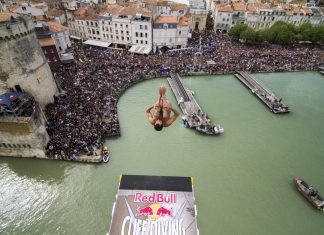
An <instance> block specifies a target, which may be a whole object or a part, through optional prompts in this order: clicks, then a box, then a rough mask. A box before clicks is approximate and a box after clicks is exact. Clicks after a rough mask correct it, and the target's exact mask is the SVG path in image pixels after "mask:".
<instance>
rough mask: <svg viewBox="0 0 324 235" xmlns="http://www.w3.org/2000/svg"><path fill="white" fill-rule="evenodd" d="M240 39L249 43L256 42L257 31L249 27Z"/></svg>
mask: <svg viewBox="0 0 324 235" xmlns="http://www.w3.org/2000/svg"><path fill="white" fill-rule="evenodd" d="M240 39H242V40H244V41H245V42H247V43H254V42H255V41H256V33H255V31H254V30H253V29H251V28H249V27H248V28H247V29H246V30H244V31H243V32H242V33H241V34H240Z"/></svg>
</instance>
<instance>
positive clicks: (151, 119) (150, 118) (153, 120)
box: [145, 105, 155, 124]
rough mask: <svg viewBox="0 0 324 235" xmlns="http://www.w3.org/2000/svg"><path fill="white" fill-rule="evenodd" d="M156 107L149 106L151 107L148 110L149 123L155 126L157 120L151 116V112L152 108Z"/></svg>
mask: <svg viewBox="0 0 324 235" xmlns="http://www.w3.org/2000/svg"><path fill="white" fill-rule="evenodd" d="M153 107H154V106H153V105H151V106H149V107H147V109H146V111H145V112H146V116H147V118H148V120H149V122H150V123H151V124H154V122H155V119H154V117H153V116H152V114H151V110H152V108H153Z"/></svg>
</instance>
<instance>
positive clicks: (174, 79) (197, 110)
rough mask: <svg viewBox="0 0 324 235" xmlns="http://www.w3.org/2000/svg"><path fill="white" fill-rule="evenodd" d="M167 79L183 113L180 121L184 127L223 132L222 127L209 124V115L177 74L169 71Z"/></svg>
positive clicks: (207, 132)
mask: <svg viewBox="0 0 324 235" xmlns="http://www.w3.org/2000/svg"><path fill="white" fill-rule="evenodd" d="M167 80H168V82H169V85H170V87H171V89H172V91H173V94H174V96H175V98H176V100H177V102H178V105H179V106H180V108H181V110H182V112H183V114H184V115H185V116H184V117H183V119H182V121H183V124H184V125H185V126H186V127H189V128H195V129H196V130H198V131H200V132H203V133H205V134H220V133H223V132H224V129H223V128H222V127H220V126H219V125H217V126H216V125H212V124H210V119H209V117H208V116H207V114H205V113H204V112H203V111H202V109H201V107H200V106H199V104H198V103H197V101H196V99H195V98H194V96H193V92H192V91H190V90H189V89H188V88H186V87H185V86H184V84H183V81H182V79H181V78H180V76H179V74H175V73H171V74H170V77H168V78H167Z"/></svg>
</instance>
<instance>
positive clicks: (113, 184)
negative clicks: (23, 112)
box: [0, 72, 324, 235]
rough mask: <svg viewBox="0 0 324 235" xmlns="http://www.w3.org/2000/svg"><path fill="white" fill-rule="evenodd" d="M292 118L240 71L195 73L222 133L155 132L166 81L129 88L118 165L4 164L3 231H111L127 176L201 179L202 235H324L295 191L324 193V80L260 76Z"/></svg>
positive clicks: (199, 93) (317, 216) (79, 234)
mask: <svg viewBox="0 0 324 235" xmlns="http://www.w3.org/2000/svg"><path fill="white" fill-rule="evenodd" d="M255 76H256V78H257V79H258V80H259V81H261V82H262V83H263V84H265V85H266V86H267V87H268V88H269V89H270V90H272V91H273V92H274V93H275V94H277V95H278V96H279V97H283V102H284V103H285V104H287V105H289V106H290V108H291V110H292V112H291V113H290V114H287V115H274V114H272V113H271V112H270V111H269V109H268V108H267V107H266V106H265V105H263V104H262V103H261V102H260V100H258V99H257V98H256V97H255V96H254V95H253V94H252V93H251V92H250V91H249V90H248V89H247V88H245V86H244V85H242V84H241V83H240V82H239V81H238V80H236V79H235V78H234V76H232V75H227V76H207V77H190V78H186V79H185V82H186V84H187V85H188V87H189V88H190V89H191V90H193V91H194V92H195V97H196V99H197V101H198V103H199V104H200V105H201V107H202V109H203V110H204V111H205V112H207V113H208V115H209V116H210V117H211V119H212V121H214V122H216V123H219V124H221V126H222V127H224V128H225V132H224V133H223V134H222V135H220V136H204V135H201V134H199V133H197V132H196V131H194V130H190V129H186V128H184V127H182V125H181V121H180V118H179V119H178V120H177V121H176V122H175V123H174V124H173V125H172V126H171V127H169V128H165V129H163V131H161V132H156V131H155V130H154V129H153V127H152V126H150V124H149V123H148V121H147V119H146V115H145V109H146V107H147V106H148V105H149V104H152V103H153V102H154V101H155V100H156V99H157V87H158V86H159V85H160V84H164V85H166V86H167V88H168V90H167V96H168V98H169V99H170V100H171V101H172V103H173V104H174V106H176V102H175V98H174V96H173V94H172V92H171V90H170V89H169V86H168V84H167V81H166V80H165V79H156V80H151V81H145V82H142V83H139V84H137V85H135V86H133V87H131V88H129V89H128V90H127V91H126V92H125V93H124V95H123V96H122V97H121V98H120V100H119V103H118V108H119V118H120V124H121V132H122V135H121V137H119V138H116V139H112V140H108V141H107V143H108V144H109V147H110V149H111V154H112V159H111V161H110V163H109V164H100V165H93V164H80V163H71V162H63V161H47V160H37V159H14V158H1V159H0V234H33V235H34V234H69V235H70V234H76V235H83V234H85V235H88V234H91V235H92V234H95V235H97V234H98V235H100V234H106V233H107V232H108V230H109V226H110V220H111V209H112V205H113V202H114V200H115V194H116V192H117V184H118V176H119V175H120V174H123V173H124V174H148V175H177V176H193V177H194V178H195V182H196V185H195V196H196V204H197V209H198V226H199V230H200V234H202V235H214V234H215V235H216V234H243V235H244V234H247V235H251V234H258V235H259V234H271V235H273V234H323V228H324V214H323V213H320V212H318V211H316V210H315V209H314V208H313V207H312V206H311V204H310V203H308V202H307V201H306V200H305V199H304V198H303V197H302V196H301V195H300V194H299V193H298V192H297V190H296V189H295V187H294V184H293V181H292V179H293V177H294V176H300V177H301V178H303V179H305V180H306V181H307V182H308V183H310V184H313V185H314V186H315V188H317V189H318V190H319V192H320V194H322V196H324V144H323V143H324V128H323V124H324V77H323V76H322V75H320V74H319V73H317V72H298V73H271V74H256V75H255Z"/></svg>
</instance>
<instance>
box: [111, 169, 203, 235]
mask: <svg viewBox="0 0 324 235" xmlns="http://www.w3.org/2000/svg"><path fill="white" fill-rule="evenodd" d="M112 208H113V209H112V220H111V224H110V229H109V233H108V234H107V235H116V234H121V235H127V234H128V235H130V234H133V235H134V234H136V235H139V234H141V235H162V234H170V235H171V234H178V235H180V234H181V235H199V229H198V223H197V207H196V203H195V196H194V178H193V177H179V176H149V175H121V176H120V177H119V186H118V192H117V194H116V201H115V203H114V205H113V207H112Z"/></svg>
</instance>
